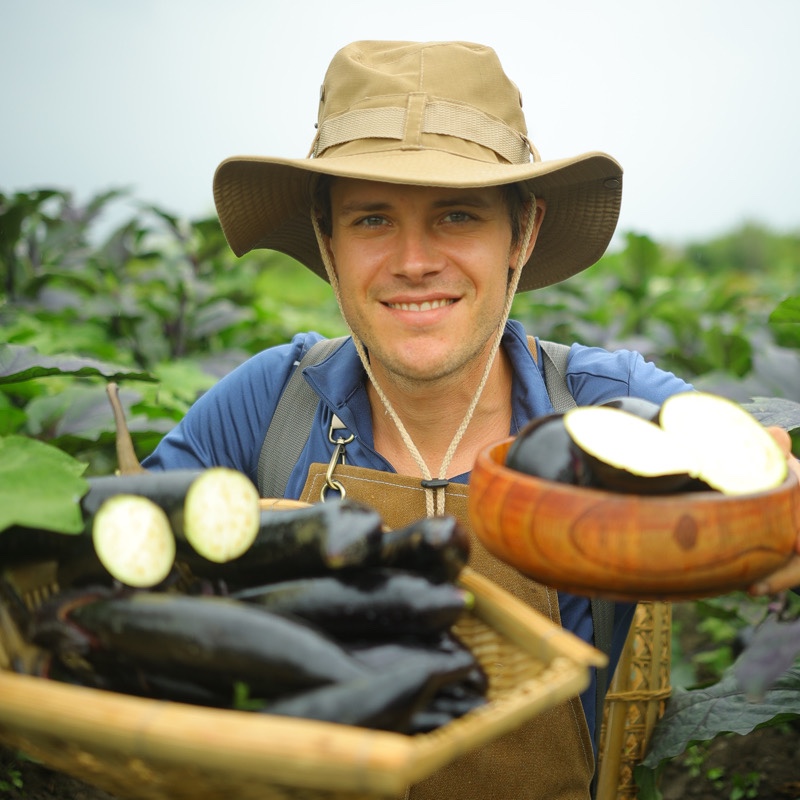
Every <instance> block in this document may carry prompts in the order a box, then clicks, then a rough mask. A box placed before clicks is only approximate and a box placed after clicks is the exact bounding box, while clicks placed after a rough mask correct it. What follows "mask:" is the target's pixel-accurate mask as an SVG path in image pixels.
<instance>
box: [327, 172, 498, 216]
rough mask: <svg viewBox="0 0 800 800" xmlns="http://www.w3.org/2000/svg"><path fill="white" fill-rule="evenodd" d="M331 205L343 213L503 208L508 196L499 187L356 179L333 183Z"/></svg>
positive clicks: (344, 179) (337, 179)
mask: <svg viewBox="0 0 800 800" xmlns="http://www.w3.org/2000/svg"><path fill="white" fill-rule="evenodd" d="M330 196H331V203H332V205H333V206H334V208H336V209H338V210H341V209H343V208H347V207H351V206H352V207H354V208H359V207H375V208H379V207H386V208H391V207H394V206H399V205H402V204H404V203H413V204H414V205H415V206H423V207H427V206H431V207H438V206H451V205H473V206H477V207H485V208H492V207H503V206H504V205H505V195H504V192H503V190H502V189H501V188H500V187H498V186H485V187H480V188H453V187H446V186H410V185H404V184H397V183H383V182H381V181H366V180H358V179H356V178H334V179H333V180H332V181H331V184H330Z"/></svg>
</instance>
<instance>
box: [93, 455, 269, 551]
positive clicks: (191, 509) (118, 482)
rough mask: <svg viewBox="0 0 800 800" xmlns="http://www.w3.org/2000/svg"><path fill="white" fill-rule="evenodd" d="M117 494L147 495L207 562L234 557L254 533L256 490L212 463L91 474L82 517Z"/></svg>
mask: <svg viewBox="0 0 800 800" xmlns="http://www.w3.org/2000/svg"><path fill="white" fill-rule="evenodd" d="M120 494H126V495H137V496H142V497H146V498H147V499H148V500H150V501H152V502H153V503H155V504H156V505H157V506H159V507H160V508H161V509H163V511H164V513H165V514H166V515H167V517H168V519H169V522H170V525H171V526H172V530H173V533H174V534H175V536H176V538H177V539H178V540H185V541H186V542H188V543H189V544H190V545H191V547H192V548H193V549H194V550H196V551H197V552H198V553H199V554H200V555H202V556H203V557H204V558H206V559H208V560H209V561H215V562H224V561H229V560H231V559H232V558H237V557H238V556H240V555H241V554H242V553H244V552H245V551H246V550H247V549H248V548H249V547H250V545H251V544H252V543H253V540H254V539H255V537H256V534H257V533H258V527H259V521H260V517H261V509H260V505H259V498H258V491H257V489H256V487H255V486H254V485H253V483H252V481H251V480H250V479H249V478H248V477H247V476H246V475H245V474H244V473H242V472H238V471H237V470H233V469H228V468H226V467H211V468H209V469H205V470H165V471H164V472H138V473H134V474H132V475H105V476H102V477H98V478H91V479H90V480H89V491H88V492H87V494H86V495H85V496H84V498H83V500H82V501H81V507H82V509H83V513H84V516H85V517H86V518H87V519H93V518H94V517H95V516H96V515H97V514H98V513H99V512H100V509H101V508H103V507H104V506H105V505H107V504H108V503H109V502H110V501H111V500H112V499H113V498H114V497H115V496H117V495H120Z"/></svg>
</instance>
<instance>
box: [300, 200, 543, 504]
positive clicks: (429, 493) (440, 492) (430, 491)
mask: <svg viewBox="0 0 800 800" xmlns="http://www.w3.org/2000/svg"><path fill="white" fill-rule="evenodd" d="M535 220H536V198H535V197H534V196H533V194H531V195H530V210H529V212H528V219H527V223H526V225H525V231H524V234H523V236H522V241H521V244H520V248H519V254H518V256H517V264H516V267H515V268H514V271H513V274H512V276H511V280H509V282H508V288H507V290H506V300H505V304H504V306H503V315H502V318H501V320H500V323H499V325H498V326H497V331H496V333H495V336H494V340H493V341H492V347H491V350H490V351H489V357H488V359H487V360H486V367H485V368H484V370H483V375H482V377H481V381H480V383H479V384H478V388H477V390H476V391H475V395H474V397H473V398H472V401H471V402H470V404H469V408H468V409H467V411H466V413H465V415H464V419H463V420H462V422H461V424H460V425H459V426H458V430H457V431H456V432H455V435H454V436H453V439H452V441H451V442H450V446H449V447H448V448H447V452H446V453H445V454H444V458H443V459H442V463H441V466H440V467H439V472H438V476H437V478H436V479H433V476H432V474H431V471H430V469H428V465H427V464H426V463H425V459H424V458H423V457H422V455H421V453H420V452H419V449H418V448H417V446H416V445H415V444H414V440H413V439H412V438H411V436H410V434H409V433H408V431H407V430H406V427H405V425H403V421H402V420H401V419H400V416H399V415H398V414H397V412H396V411H395V410H394V407H393V406H392V404H391V403H390V402H389V398H388V397H387V396H386V394H385V393H384V391H383V389H381V387H380V384H379V383H378V381H377V380H376V378H375V373H374V372H373V371H372V367H371V366H370V363H369V358H368V357H367V353H366V350H365V349H364V345H363V343H362V342H361V340H360V339H359V338H358V337H357V336H356V335H355V333H353V330H352V328H351V327H350V323H349V322H348V321H347V318H346V317H345V315H344V311H343V310H342V309H343V306H342V297H341V293H340V291H339V280H338V278H337V276H336V272H335V271H334V269H333V264H332V263H331V259H330V255H329V254H328V249H327V247H326V246H325V241H324V239H323V237H322V231H321V230H320V227H319V222H318V220H317V214H316V209H314V208H312V209H311V224H312V225H313V227H314V234H315V235H316V237H317V244H318V245H319V250H320V255H321V256H322V262H323V264H324V265H325V272H326V273H327V275H328V281H329V282H330V284H331V286H332V287H333V292H334V295H335V296H336V302H337V303H338V304H339V309H340V310H341V311H342V318H343V319H344V322H345V325H346V326H347V330H348V331H349V332H350V336H351V337H352V339H353V344H354V345H355V347H356V352H357V353H358V357H359V359H360V360H361V363H362V365H363V366H364V370H365V372H366V373H367V377H368V378H369V379H370V381H371V382H372V385H373V386H374V387H375V391H376V392H377V394H378V397H379V398H380V400H381V403H382V404H383V407H384V408H385V409H386V412H387V414H389V416H390V417H391V418H392V421H393V422H394V424H395V426H396V427H397V430H398V432H399V433H400V437H401V438H402V440H403V443H404V444H405V446H406V448H407V449H408V452H409V453H410V454H411V457H412V458H413V459H414V461H415V462H416V463H417V466H418V467H419V470H420V472H421V473H422V476H423V482H422V483H423V488H424V489H425V508H426V514H427V516H429V517H433V516H436V515H443V514H444V513H445V487H446V486H447V483H448V481H447V468H448V467H449V466H450V462H451V461H452V460H453V456H454V455H455V453H456V449H457V448H458V445H459V444H460V443H461V439H462V438H463V436H464V433H465V432H466V430H467V427H468V426H469V423H470V421H471V420H472V416H473V414H474V413H475V409H476V407H477V405H478V401H479V400H480V397H481V394H482V393H483V389H484V387H485V386H486V382H487V381H488V380H489V372H490V371H491V368H492V364H493V363H494V359H495V356H496V355H497V351H498V350H499V348H500V341H501V340H502V338H503V332H504V331H505V327H506V322H507V320H508V317H509V315H510V313H511V304H512V303H513V301H514V295H515V294H516V291H517V285H518V284H519V280H520V275H521V274H522V268H523V267H524V265H525V253H526V252H527V250H528V243H529V242H530V240H531V236H532V235H533V226H534V222H535ZM430 482H433V483H439V484H441V485H437V486H430V485H426V484H428V483H430Z"/></svg>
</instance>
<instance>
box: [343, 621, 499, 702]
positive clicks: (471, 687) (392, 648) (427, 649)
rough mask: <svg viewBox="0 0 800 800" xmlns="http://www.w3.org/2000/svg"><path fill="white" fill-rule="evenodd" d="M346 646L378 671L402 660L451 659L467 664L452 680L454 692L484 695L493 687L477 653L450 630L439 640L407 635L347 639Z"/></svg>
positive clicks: (460, 663) (348, 650)
mask: <svg viewBox="0 0 800 800" xmlns="http://www.w3.org/2000/svg"><path fill="white" fill-rule="evenodd" d="M344 646H345V648H346V649H347V652H348V653H350V654H351V655H352V656H353V657H355V658H356V659H358V660H359V661H361V662H362V663H363V664H364V665H365V666H367V667H368V668H369V669H370V670H372V671H374V672H381V671H383V670H385V669H388V668H389V667H391V666H392V665H393V664H399V663H401V662H410V661H414V660H421V661H423V662H425V661H427V660H428V659H436V660H438V659H441V658H445V659H449V660H450V661H451V662H452V664H453V665H461V666H463V667H464V672H463V673H462V675H461V678H460V680H459V681H458V684H450V688H449V691H452V693H454V694H459V693H461V692H462V691H463V692H467V693H475V694H481V695H483V694H486V692H487V691H488V688H489V679H488V676H487V675H486V672H485V671H484V669H483V667H482V666H481V665H480V663H479V661H478V660H477V658H475V655H474V653H473V652H472V651H471V650H470V649H469V648H468V647H467V646H466V645H464V643H463V642H462V641H461V640H460V639H459V638H458V637H457V636H455V635H454V634H453V633H452V632H450V631H444V632H442V633H440V634H439V636H438V638H436V639H435V640H433V639H419V638H413V637H406V638H397V639H394V640H387V641H383V642H376V641H374V640H361V641H358V642H344ZM458 686H461V687H462V688H458Z"/></svg>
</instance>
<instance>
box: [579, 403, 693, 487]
mask: <svg viewBox="0 0 800 800" xmlns="http://www.w3.org/2000/svg"><path fill="white" fill-rule="evenodd" d="M564 426H565V427H566V429H567V432H568V433H569V435H570V436H571V437H572V440H573V442H575V444H576V445H577V446H578V447H579V448H580V450H581V451H582V452H583V453H584V457H585V458H586V459H587V461H588V463H589V467H590V469H591V471H592V474H593V475H594V478H595V482H596V483H597V485H598V486H600V487H602V488H605V489H611V490H613V491H617V492H627V493H630V494H664V493H669V492H679V491H683V490H684V489H685V488H686V487H687V486H688V485H689V484H690V483H691V481H692V477H693V472H694V469H693V464H694V462H693V459H692V454H691V451H687V450H686V449H685V448H684V447H683V446H682V443H681V442H679V441H678V440H676V439H675V438H674V437H672V436H670V434H668V433H667V432H666V431H664V430H662V429H661V428H660V427H659V426H658V425H656V424H655V423H653V422H649V421H648V420H646V419H643V418H642V417H639V416H636V415H635V414H630V413H628V412H627V411H622V410H620V409H618V408H612V407H610V406H580V407H578V408H573V409H571V410H570V411H567V413H566V414H565V415H564Z"/></svg>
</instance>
